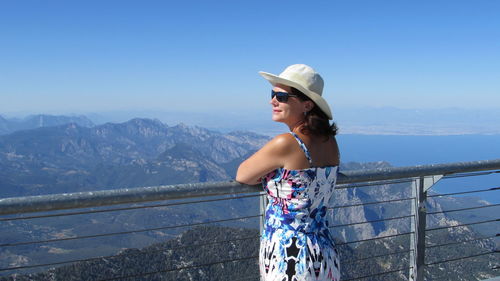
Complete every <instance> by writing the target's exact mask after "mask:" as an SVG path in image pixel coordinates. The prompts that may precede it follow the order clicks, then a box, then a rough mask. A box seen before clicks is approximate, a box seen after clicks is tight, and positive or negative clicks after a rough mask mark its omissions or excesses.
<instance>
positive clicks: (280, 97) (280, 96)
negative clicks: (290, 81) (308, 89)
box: [271, 90, 298, 102]
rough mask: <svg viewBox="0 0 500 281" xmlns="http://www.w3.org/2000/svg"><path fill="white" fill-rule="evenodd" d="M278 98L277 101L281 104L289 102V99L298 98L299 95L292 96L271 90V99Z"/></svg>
mask: <svg viewBox="0 0 500 281" xmlns="http://www.w3.org/2000/svg"><path fill="white" fill-rule="evenodd" d="M274 97H276V100H277V101H279V102H287V101H288V98H289V97H298V96H297V95H292V94H289V93H287V92H275V91H273V90H271V99H273V98H274Z"/></svg>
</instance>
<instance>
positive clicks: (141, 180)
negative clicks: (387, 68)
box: [0, 118, 498, 280]
mask: <svg viewBox="0 0 500 281" xmlns="http://www.w3.org/2000/svg"><path fill="white" fill-rule="evenodd" d="M268 139H269V138H268V137H267V136H262V135H258V134H255V133H249V132H231V133H220V132H217V131H212V130H208V129H205V128H201V127H193V126H187V125H183V124H179V125H175V126H168V125H166V124H164V123H162V122H160V121H158V120H152V119H140V118H136V119H132V120H129V121H127V122H124V123H118V124H116V123H106V124H102V125H97V126H96V125H89V126H82V125H79V124H77V123H65V124H58V125H56V126H51V127H37V128H33V129H23V130H19V131H15V132H11V133H10V134H6V135H3V136H0V197H10V196H25V195H37V194H48V193H63V192H76V191H83V190H87V191H90V190H100V189H113V188H123V187H134V186H152V185H161V184H176V183H190V182H204V181H220V180H230V179H232V178H233V177H234V174H235V171H236V167H237V166H238V164H239V163H240V162H241V161H242V160H243V159H245V158H246V157H248V155H250V154H251V153H253V152H254V151H255V150H256V149H258V148H259V147H261V146H262V145H263V144H264V143H265V142H267V141H268ZM389 166H390V164H389V163H387V162H373V163H353V162H347V163H344V164H343V165H342V167H341V169H342V170H348V169H356V170H357V169H371V168H381V167H389ZM409 188H410V185H409V184H407V183H401V184H390V185H389V184H385V185H379V186H376V187H374V186H367V187H360V188H355V189H339V190H337V192H336V194H335V198H334V200H333V203H332V212H331V214H330V215H331V216H332V218H333V221H334V225H342V224H350V223H355V222H362V221H372V220H375V221H377V220H381V219H384V218H391V217H398V216H404V215H408V201H406V202H401V203H391V204H377V205H363V206H354V207H350V208H336V207H338V206H343V205H348V204H356V203H367V202H375V201H383V200H393V199H398V198H408V197H409V196H410V190H409ZM229 199H231V198H228V200H225V201H217V202H201V203H195V204H188V205H182V204H181V205H176V204H178V203H182V202H173V203H175V204H173V205H172V206H170V205H168V204H169V203H168V202H167V204H166V205H165V206H162V207H155V208H143V209H137V210H129V211H121V212H118V213H117V212H103V213H97V214H82V215H72V216H63V217H56V218H45V219H41V220H40V219H39V220H15V221H8V223H4V224H2V225H1V226H0V237H1V243H2V244H9V243H17V242H19V241H36V240H40V239H42V240H43V239H47V240H50V239H54V238H65V237H74V236H81V235H89V234H96V233H109V232H116V233H119V232H127V231H130V230H134V229H144V228H146V229H148V228H152V229H155V228H161V229H162V230H156V231H146V232H139V233H131V234H130V235H127V236H118V237H104V238H100V239H97V240H95V239H94V240H88V239H84V240H77V241H74V242H72V243H67V242H64V241H63V242H57V243H56V242H54V243H48V244H42V245H37V244H30V245H26V246H22V247H18V248H16V249H17V252H16V251H14V248H12V247H3V249H2V250H0V257H2V259H1V260H2V262H1V264H0V265H1V266H2V268H3V267H8V266H22V265H26V264H32V263H42V262H57V261H60V260H61V259H63V260H64V259H72V258H82V257H83V258H84V257H92V256H96V255H97V256H99V255H109V254H116V255H118V256H119V258H117V261H120V257H124V256H123V255H124V253H129V252H133V251H132V250H131V251H129V252H127V251H125V252H123V249H124V248H137V249H139V251H144V252H148V251H149V249H150V247H161V245H160V244H156V243H175V241H176V239H182V238H183V237H194V236H193V235H191V234H189V233H191V232H189V231H188V232H186V228H179V229H170V228H169V227H170V226H172V225H178V224H183V223H186V222H188V223H193V224H196V223H201V222H206V221H209V220H224V219H228V218H235V217H245V216H254V215H255V214H256V213H258V198H256V197H249V198H234V199H231V200H229ZM464 202H468V204H473V202H474V203H477V204H478V205H481V204H482V205H485V204H486V203H484V202H481V201H480V200H475V201H473V200H471V198H457V199H453V200H450V199H439V198H436V199H434V198H429V200H428V208H429V210H443V209H446V208H452V209H453V208H460V207H461V206H463V204H464ZM174 205H175V206H174ZM443 206H445V207H443ZM145 207H147V204H145ZM492 217H494V214H491V213H490V214H488V213H487V212H481V213H479V212H476V213H469V215H463V214H462V215H455V216H449V215H446V214H437V215H435V216H432V217H429V219H428V225H429V226H452V225H456V224H459V223H460V222H461V221H473V220H477V219H479V218H480V219H484V218H492ZM221 227H233V228H234V227H236V228H238V229H240V230H238V231H243V232H247V233H254V231H255V229H257V228H258V218H254V219H242V220H237V221H233V222H229V223H225V224H222V225H221ZM241 228H243V230H241ZM245 229H246V230H245ZM252 229H253V230H252ZM332 230H333V233H334V236H335V237H337V238H338V239H339V241H353V240H360V239H371V238H373V237H379V238H380V237H384V236H386V235H392V234H399V233H406V232H408V231H410V224H409V220H408V219H396V220H389V221H383V222H376V223H364V224H355V225H351V226H345V227H334V228H333V229H332ZM224 231H230V232H231V231H233V230H221V232H224ZM478 231H480V233H479V232H478ZM495 231H497V229H496V228H495V227H494V226H493V227H484V226H483V228H482V229H479V228H473V227H459V228H450V229H445V230H443V231H437V232H435V233H432V234H429V241H430V242H431V243H434V244H440V243H443V242H445V241H447V240H449V239H450V237H451V238H452V240H454V241H461V240H460V239H464V238H465V239H468V240H471V239H476V238H477V237H482V236H487V235H491V234H492V233H493V235H494V233H495ZM201 232H203V231H201ZM215 232H216V233H219V232H218V231H215ZM186 233H187V234H186ZM185 235H187V236H185ZM403 237H404V236H403ZM192 239H194V238H192ZM406 239H407V238H406ZM188 241H189V240H188ZM192 243H194V242H192ZM252 245H253V244H252ZM405 245H406V246H407V245H409V242H408V241H407V240H405V239H403V238H401V237H396V238H394V239H383V240H378V241H373V242H363V243H358V244H354V245H346V246H343V249H342V251H343V252H344V253H347V254H344V255H345V256H346V257H358V258H361V257H365V256H366V255H367V254H368V253H370V254H373V255H376V254H380V253H384V252H390V251H392V250H394V249H395V248H398V247H399V248H401V247H402V249H405V247H406V246H405ZM254 246H255V245H254ZM497 247H498V245H495V244H494V243H493V242H491V240H483V241H479V242H472V243H468V244H467V245H465V246H463V245H462V247H460V248H458V247H457V248H452V250H441V251H438V252H434V253H433V257H434V258H446V257H450V256H454V255H456V254H463V255H467V254H470V253H476V252H480V251H485V250H490V251H491V250H494V249H495V248H497ZM251 249H253V250H251ZM464 249H466V250H465V252H464ZM249 250H251V251H255V248H249ZM214 251H217V250H214ZM253 253H254V252H253ZM188 255H189V253H185V254H182V253H177V254H176V255H175V256H171V258H169V259H175V260H184V261H185V263H188V264H189V263H190V262H191V263H192V261H189V260H188V259H192V256H188ZM463 255H462V256H463ZM125 256H126V255H125ZM214 256H217V255H216V254H215V253H214ZM125 259H128V260H131V259H132V260H133V258H131V257H125ZM96 262H97V263H96V264H94V267H91V268H92V270H91V271H95V272H97V271H100V270H103V269H99V268H102V267H103V266H104V267H105V266H106V264H108V265H110V266H111V264H114V265H113V266H117V268H123V266H124V265H123V264H122V265H120V266H118V265H116V264H115V263H113V262H111V263H110V261H109V260H108V259H103V260H101V261H96ZM407 262H408V257H407V256H406V257H401V256H395V257H391V258H384V259H378V260H377V261H376V262H375V263H373V262H372V263H370V264H367V265H365V266H364V267H365V268H366V269H368V268H370V269H373V270H380V269H383V270H390V269H395V268H397V266H399V265H401V264H405V263H407ZM489 262H490V261H489V259H488V258H487V256H484V257H479V258H476V259H474V260H467V265H468V266H469V271H470V272H467V271H457V270H456V268H454V266H453V265H447V264H445V265H443V266H440V267H438V268H437V269H434V270H433V271H430V272H429V273H428V274H431V275H432V276H441V275H443V274H445V273H448V275H449V276H451V277H453V278H455V279H446V280H472V279H467V278H472V277H471V276H473V277H474V275H470V274H471V273H473V274H476V273H477V274H483V275H484V276H492V275H491V274H492V273H491V269H490V268H491V267H487V266H486V267H484V266H483V265H484V264H485V263H486V264H488V263H489ZM185 263H180V264H185ZM132 264H141V263H140V261H139V260H137V261H135V262H133V263H132ZM79 266H83V265H82V264H76V265H75V266H73V267H72V268H74V269H75V268H78V267H79ZM126 266H127V267H129V268H132V266H131V265H130V263H127V265H126ZM246 266H247V267H248V265H246ZM470 266H472V267H474V269H477V270H475V271H474V270H472V271H471V270H470ZM493 266H494V265H493ZM82 268H86V267H82ZM344 268H345V269H344V270H345V273H344V275H345V276H359V275H356V274H359V273H361V274H362V273H365V271H362V272H358V271H359V270H358V271H357V269H356V267H353V266H345V267H344ZM478 268H481V270H479V269H478ZM66 269H67V268H66ZM66 269H65V270H66ZM143 269H144V268H143ZM143 269H134V270H143ZM115 270H116V268H115ZM207 270H208V269H207ZM80 272H81V271H80ZM366 272H368V271H366ZM450 272H457V273H456V274H451V273H450ZM49 273H50V272H49ZM42 274H43V273H42ZM51 274H53V272H52V273H51ZM65 274H69V275H71V273H68V272H66V273H65ZM193 274H194V273H193ZM196 274H209V271H204V270H202V271H201V273H200V272H199V271H198V273H196ZM214 274H215V273H214ZM467 274H469V275H467ZM477 274H476V275H477ZM41 276H45V275H41ZM65 276H67V275H65ZM193 276H196V275H193ZM206 276H209V275H206ZM214 276H215V275H214ZM402 276H403V274H399V275H397V274H395V277H394V278H395V279H391V280H400V279H401V278H402ZM451 277H450V278H451ZM19 278H20V277H19ZM398 278H399V279H398ZM474 278H476V277H474ZM19 280H23V279H19ZM35 280H38V279H35ZM41 280H43V278H42V279H41ZM58 280H61V279H58ZM67 280H70V279H67ZM75 280H76V279H75ZM89 280H98V279H89ZM187 280H197V279H196V278H195V277H192V278H191V279H187ZM207 280H208V279H207ZM212 280H231V279H224V278H223V277H220V278H219V277H217V279H212ZM373 280H375V279H373ZM380 280H389V279H380ZM443 280H445V279H443Z"/></svg>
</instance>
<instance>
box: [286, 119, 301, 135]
mask: <svg viewBox="0 0 500 281" xmlns="http://www.w3.org/2000/svg"><path fill="white" fill-rule="evenodd" d="M303 125H304V120H303V119H302V120H299V121H297V122H295V123H294V124H293V125H288V128H290V132H294V133H297V132H299V131H300V128H301V127H302V126H303Z"/></svg>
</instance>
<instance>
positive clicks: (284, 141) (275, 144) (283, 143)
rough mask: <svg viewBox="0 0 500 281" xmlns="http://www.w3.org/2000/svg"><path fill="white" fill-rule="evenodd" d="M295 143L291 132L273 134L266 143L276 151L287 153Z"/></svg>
mask: <svg viewBox="0 0 500 281" xmlns="http://www.w3.org/2000/svg"><path fill="white" fill-rule="evenodd" d="M295 143H296V141H295V139H294V137H293V136H292V135H291V134H288V133H283V134H280V135H277V136H275V137H274V138H273V139H272V140H271V141H269V143H268V144H267V145H268V146H269V148H271V149H273V150H275V151H276V152H282V153H288V152H290V150H291V149H293V148H294V145H296V144H295Z"/></svg>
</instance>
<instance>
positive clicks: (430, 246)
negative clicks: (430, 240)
mask: <svg viewBox="0 0 500 281" xmlns="http://www.w3.org/2000/svg"><path fill="white" fill-rule="evenodd" d="M498 236H499V234H498V233H497V234H496V235H493V236H488V237H481V238H476V239H468V240H464V241H459V242H450V243H444V244H438V245H429V246H427V245H426V246H425V248H426V249H430V248H436V247H444V246H450V245H457V244H462V243H468V242H474V241H481V240H488V239H493V238H495V237H498Z"/></svg>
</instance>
